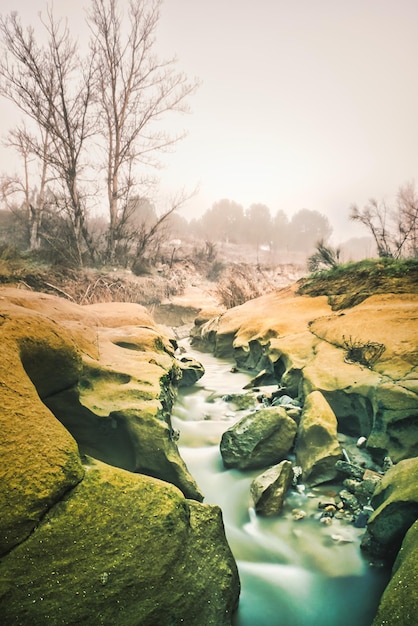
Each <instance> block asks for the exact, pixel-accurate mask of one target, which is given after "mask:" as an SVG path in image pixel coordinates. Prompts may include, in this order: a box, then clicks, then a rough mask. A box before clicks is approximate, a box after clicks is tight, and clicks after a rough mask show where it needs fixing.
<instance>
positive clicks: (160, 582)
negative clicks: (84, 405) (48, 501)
mask: <svg viewBox="0 0 418 626" xmlns="http://www.w3.org/2000/svg"><path fill="white" fill-rule="evenodd" d="M88 461H89V465H87V466H86V474H85V477H84V479H83V480H82V481H81V482H80V483H79V484H78V485H77V486H76V487H75V488H73V489H72V490H71V491H70V492H68V494H67V496H66V497H65V498H64V499H62V500H61V501H60V502H57V503H56V504H55V505H54V506H52V507H51V508H50V509H49V511H48V513H47V514H46V515H45V517H44V518H43V519H42V520H41V521H40V522H39V524H38V526H37V528H36V529H35V531H34V532H33V533H32V534H31V535H30V536H29V537H28V538H27V539H26V540H25V541H24V542H23V543H21V544H20V545H19V546H17V547H15V549H14V550H12V551H11V552H10V553H9V554H7V555H6V556H5V557H3V559H2V561H1V564H0V578H1V581H2V582H1V585H0V613H1V615H2V618H3V620H4V623H7V624H17V623H19V624H23V623H24V624H30V623H33V624H46V623H50V624H59V623H64V624H74V625H75V624H86V625H87V626H89V625H91V626H96V625H97V624H118V625H121V626H125V625H129V626H130V625H132V626H136V625H137V624H144V625H145V624H149V625H151V624H161V625H167V626H168V625H169V624H173V623H176V624H180V623H182V622H183V623H185V624H186V623H187V624H190V625H192V626H194V625H195V626H200V625H201V624H219V625H224V626H227V625H229V624H231V616H232V613H233V611H234V609H235V607H236V604H237V600H238V593H239V579H238V574H237V569H236V565H235V561H234V559H233V557H232V554H231V552H230V549H229V547H228V544H227V542H226V539H225V534H224V528H223V523H222V517H221V512H220V510H219V509H218V507H214V506H208V505H201V504H197V503H195V502H193V501H187V500H185V499H184V497H183V495H182V494H181V493H180V491H178V490H177V489H176V488H175V487H173V486H171V485H169V484H168V483H164V482H162V481H158V480H155V479H152V478H148V477H145V476H140V475H137V474H132V473H130V472H126V471H124V470H120V469H116V468H113V467H110V466H107V465H104V464H102V463H100V462H98V461H94V460H92V459H90V460H88Z"/></svg>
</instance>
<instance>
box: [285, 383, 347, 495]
mask: <svg viewBox="0 0 418 626" xmlns="http://www.w3.org/2000/svg"><path fill="white" fill-rule="evenodd" d="M295 453H296V463H297V464H298V465H300V466H301V467H302V470H303V473H302V480H303V481H304V482H305V483H306V484H308V485H309V486H313V485H318V484H320V483H322V482H326V481H329V480H332V479H333V478H335V477H336V475H337V471H336V469H335V463H336V461H338V460H339V459H341V457H342V453H341V448H340V445H339V443H338V439H337V420H336V417H335V415H334V413H333V411H332V409H331V407H330V406H329V404H328V402H327V401H326V400H325V398H324V396H323V395H322V394H321V393H320V392H319V391H313V392H312V393H310V394H309V395H308V397H307V398H306V399H305V405H304V407H303V411H302V417H301V422H300V426H299V431H298V436H297V439H296V445H295Z"/></svg>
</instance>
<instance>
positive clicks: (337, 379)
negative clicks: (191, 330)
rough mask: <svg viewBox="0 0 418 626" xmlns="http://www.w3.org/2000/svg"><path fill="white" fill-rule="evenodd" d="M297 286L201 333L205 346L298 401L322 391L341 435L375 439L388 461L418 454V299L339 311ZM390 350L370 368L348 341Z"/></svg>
mask: <svg viewBox="0 0 418 626" xmlns="http://www.w3.org/2000/svg"><path fill="white" fill-rule="evenodd" d="M296 289H297V286H292V287H289V288H287V289H283V290H279V291H276V292H274V293H272V294H268V295H265V296H262V297H260V298H255V299H254V300H251V301H249V302H246V303H245V304H243V305H241V306H239V307H235V308H233V309H229V310H228V311H226V312H225V313H224V314H223V315H221V316H220V317H218V318H216V320H211V321H208V322H207V323H206V324H202V325H201V326H199V328H198V332H199V337H200V340H201V341H203V342H206V344H207V345H208V346H211V347H212V349H213V350H214V351H215V353H216V354H217V355H219V356H225V357H234V358H235V359H236V360H237V362H239V364H240V365H241V366H242V367H254V368H256V370H257V371H260V370H263V369H264V370H265V372H269V373H270V374H274V376H275V377H276V379H277V380H280V385H281V388H282V389H285V391H286V393H288V394H289V395H290V396H293V397H296V396H298V395H300V394H301V392H303V395H305V397H306V396H308V395H309V394H310V393H311V392H312V391H321V392H322V393H323V395H324V397H325V398H326V400H327V401H328V403H329V405H330V406H331V408H332V410H333V411H334V414H335V416H336V418H337V420H338V427H339V430H340V431H341V432H344V433H346V434H347V435H350V436H353V437H355V438H356V439H358V438H359V437H366V438H367V444H366V445H367V447H368V448H369V449H370V450H371V451H372V452H373V457H374V459H375V460H376V461H377V462H379V463H381V461H382V459H383V457H384V456H386V455H389V456H391V457H392V458H393V460H394V461H395V462H398V461H400V460H402V459H405V458H409V457H410V456H415V455H417V453H418V379H417V374H416V367H415V366H416V346H417V345H418V325H417V324H416V313H417V306H418V296H417V295H416V294H412V293H411V294H379V295H374V296H370V297H369V298H367V299H365V300H364V301H363V302H361V303H358V304H356V305H355V306H352V308H350V309H345V310H344V313H341V312H340V311H337V312H336V311H334V312H333V311H332V310H331V307H330V305H329V303H328V299H327V298H326V297H324V296H318V297H312V298H309V297H306V296H298V295H296V294H295V291H296ZM350 338H351V341H353V342H355V343H356V344H357V343H358V344H359V345H367V344H368V343H378V344H382V345H384V347H385V350H384V352H383V354H382V355H381V356H380V358H379V359H378V360H377V361H376V362H374V363H372V364H371V365H370V366H369V367H366V366H364V365H362V364H360V363H356V362H351V363H348V362H346V358H345V357H346V352H347V348H346V344H347V341H350Z"/></svg>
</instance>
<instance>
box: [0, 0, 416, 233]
mask: <svg viewBox="0 0 418 626" xmlns="http://www.w3.org/2000/svg"><path fill="white" fill-rule="evenodd" d="M85 4H86V3H85V2H83V1H82V0H73V1H72V2H56V3H55V12H56V13H57V14H62V15H67V16H68V18H69V21H70V27H71V28H72V29H73V28H75V29H76V30H77V32H78V33H79V37H80V42H81V44H80V45H83V41H84V38H85V35H86V32H85V30H84V27H82V26H81V25H82V22H83V20H82V12H83V6H84V5H85ZM45 6H46V5H45V3H44V2H43V1H41V0H2V5H1V12H2V14H5V13H7V12H9V11H10V10H16V11H18V12H19V13H21V15H22V19H23V20H24V22H26V20H28V22H29V23H36V20H37V12H38V11H39V10H41V9H42V10H44V9H45ZM417 24H418V3H417V2H416V0H368V1H367V2H364V0H350V2H344V1H338V0H316V1H315V2H312V0H299V1H298V2H289V0H260V2H257V3H255V2H253V0H228V2H225V0H212V1H211V2H207V1H205V0H193V1H192V0H175V1H173V0H165V2H164V3H163V4H162V8H161V18H160V23H159V28H158V33H157V43H156V51H157V52H158V53H159V54H160V55H162V56H172V55H173V54H175V55H176V56H177V58H178V68H179V69H180V70H184V72H186V74H188V75H189V76H190V77H198V78H199V79H200V80H201V86H200V88H199V90H198V91H197V93H196V95H194V96H193V97H192V98H191V100H190V106H191V113H190V114H188V115H183V116H181V117H179V116H170V115H169V116H168V117H167V119H165V120H164V122H163V123H164V124H165V125H168V126H169V127H172V128H173V129H183V128H184V129H186V130H187V131H188V136H187V138H186V139H185V140H183V141H182V142H181V143H180V144H178V145H177V146H176V148H175V150H174V151H173V152H172V153H170V154H168V155H165V156H164V161H163V162H164V168H163V169H161V170H160V171H159V173H158V174H159V177H160V179H161V187H162V189H163V190H164V191H165V192H167V194H170V193H173V192H174V191H175V190H177V189H179V188H185V189H186V190H188V191H191V190H193V189H194V188H195V187H197V188H198V191H197V193H196V194H195V195H194V196H193V198H192V199H190V200H189V201H188V202H187V204H186V205H185V207H184V208H183V209H182V215H183V216H184V217H186V218H188V219H190V217H193V216H199V215H202V214H203V213H204V212H205V211H206V210H207V209H209V208H210V207H211V206H212V205H213V204H214V203H215V202H217V201H219V200H221V199H224V198H227V199H230V200H232V201H234V202H237V203H239V204H241V205H242V206H244V208H246V207H249V206H250V205H251V204H253V203H262V204H265V205H267V206H268V207H269V209H270V211H271V212H272V214H275V213H277V212H278V211H284V212H286V213H287V214H288V215H289V216H292V215H293V214H295V213H296V212H297V211H299V210H301V209H309V210H315V211H319V212H321V213H324V214H325V215H326V216H327V217H328V219H329V220H330V223H331V225H332V227H333V231H334V239H335V240H343V239H345V238H348V237H349V236H353V235H358V236H362V235H364V234H365V232H364V230H363V229H362V228H361V226H359V225H356V224H353V223H351V222H349V220H348V213H349V207H350V205H351V204H352V203H356V204H358V205H360V206H362V205H364V204H365V203H366V202H367V200H368V199H369V198H370V197H376V198H378V199H382V198H386V199H387V200H388V201H389V202H391V201H392V200H393V198H394V197H395V196H396V192H397V190H398V188H399V186H400V185H402V184H404V183H405V182H408V181H412V180H414V179H415V178H416V173H417V171H418V152H417V150H416V145H417V143H418V124H417V119H416V111H417V110H418V85H417V83H416V80H415V79H414V77H415V73H416V68H415V64H416V59H417V58H418V39H417V37H416V27H417ZM15 123H16V114H15V111H14V109H13V108H12V107H11V106H9V105H8V104H6V103H5V102H4V101H2V116H1V118H0V133H1V134H2V135H4V133H5V132H7V130H8V129H9V128H10V127H12V126H13V124H15ZM11 161H12V160H11V155H10V150H6V149H5V148H4V147H2V148H1V151H0V170H1V171H5V170H6V171H7V170H8V169H10V163H11ZM9 173H10V172H9Z"/></svg>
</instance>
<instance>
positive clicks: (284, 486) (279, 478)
mask: <svg viewBox="0 0 418 626" xmlns="http://www.w3.org/2000/svg"><path fill="white" fill-rule="evenodd" d="M292 481H293V470H292V463H291V462H290V461H282V462H281V463H279V464H278V465H274V466H273V467H270V468H269V469H268V470H267V471H266V472H264V473H263V474H260V476H257V478H255V479H254V480H253V482H252V483H251V487H250V489H251V495H252V498H253V500H254V505H255V511H256V513H258V515H264V516H266V517H270V516H273V515H278V514H279V513H280V511H281V509H282V506H283V503H284V499H285V497H286V493H287V491H288V489H289V488H290V486H291V484H292Z"/></svg>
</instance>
